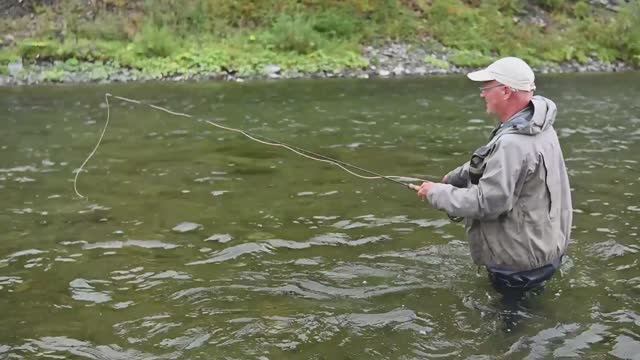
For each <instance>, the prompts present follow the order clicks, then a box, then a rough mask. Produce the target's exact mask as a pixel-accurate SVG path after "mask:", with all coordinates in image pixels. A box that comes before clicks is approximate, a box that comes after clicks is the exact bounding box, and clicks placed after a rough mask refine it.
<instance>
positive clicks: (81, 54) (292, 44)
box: [0, 0, 640, 80]
mask: <svg viewBox="0 0 640 360" xmlns="http://www.w3.org/2000/svg"><path fill="white" fill-rule="evenodd" d="M91 4H93V5H87V3H86V2H84V1H82V0H60V1H58V2H57V3H56V4H55V5H53V6H41V7H38V8H36V9H35V12H34V19H33V20H28V19H12V21H6V22H3V24H2V25H0V30H2V31H3V33H18V34H23V35H22V36H19V37H18V39H17V41H16V44H15V45H14V46H9V47H3V48H0V65H1V66H0V68H2V69H3V70H1V71H2V72H4V73H6V71H5V70H6V64H8V63H10V62H13V61H15V60H16V59H18V58H21V59H22V61H23V63H25V65H27V66H28V65H29V64H31V63H36V62H42V61H52V62H53V61H58V62H62V63H64V64H66V65H65V66H67V68H69V66H71V65H69V63H68V61H69V60H72V62H71V63H74V62H77V63H78V64H81V63H84V62H89V63H102V64H108V65H109V66H112V67H114V68H117V67H128V68H132V69H137V70H139V71H141V72H145V73H149V74H153V75H154V76H166V75H172V74H185V73H199V72H218V71H222V70H233V71H236V72H238V73H241V74H255V73H259V72H261V71H262V69H263V68H264V66H266V65H268V64H278V65H279V66H280V67H281V68H283V69H284V70H297V71H320V70H335V69H341V68H361V67H364V66H366V65H367V64H366V63H365V62H364V60H363V59H362V58H361V57H360V56H359V55H358V54H359V53H360V49H361V46H362V45H363V44H376V43H378V42H384V41H388V40H396V41H404V42H409V43H412V42H418V43H419V42H424V41H436V42H438V43H439V44H442V45H444V46H445V47H447V48H449V49H451V50H452V52H453V55H452V56H451V58H450V62H451V63H452V64H454V65H457V66H466V67H478V66H483V65H486V64H487V63H489V62H490V61H491V60H492V59H494V58H495V57H496V56H505V55H515V56H520V57H522V58H524V59H526V60H528V61H529V62H531V63H532V64H534V65H535V64H541V63H546V62H553V63H559V62H565V61H579V62H586V61H588V60H589V59H596V60H599V61H604V62H613V61H619V60H620V61H625V62H628V63H631V64H634V65H636V66H640V25H639V24H640V23H639V22H638V21H635V20H636V19H637V18H639V17H640V0H632V1H631V2H630V3H629V4H627V5H626V6H625V7H624V8H623V9H622V10H621V11H620V12H618V13H612V12H609V11H604V10H603V9H598V8H596V7H592V6H590V5H589V4H588V3H587V2H586V1H585V0H579V1H565V0H538V1H524V0H487V1H476V0H465V1H462V0H412V1H396V0H325V1H319V0H304V1H297V0H245V1H240V2H238V1H234V0H192V1H187V2H184V1H179V0H145V1H142V0H129V1H128V0H103V1H96V2H91ZM532 6H538V7H541V8H543V9H545V10H546V13H545V14H546V15H545V21H546V23H547V24H546V26H538V25H536V24H534V23H527V17H526V16H522V15H523V14H529V13H532V12H531V9H532ZM425 62H426V63H429V64H432V65H435V66H438V67H441V68H446V66H448V64H445V63H443V62H442V61H439V60H438V59H436V58H426V59H425ZM71 69H74V68H73V67H71ZM63 70H65V69H63ZM50 78H51V79H53V80H55V79H60V78H61V75H60V72H59V71H57V69H54V71H53V72H52V74H50Z"/></svg>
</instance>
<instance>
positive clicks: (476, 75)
mask: <svg viewBox="0 0 640 360" xmlns="http://www.w3.org/2000/svg"><path fill="white" fill-rule="evenodd" d="M467 77H468V78H469V79H471V80H473V81H491V80H495V79H496V78H495V77H494V76H493V75H492V74H491V73H490V72H488V71H487V70H486V69H482V70H478V71H474V72H470V73H468V74H467Z"/></svg>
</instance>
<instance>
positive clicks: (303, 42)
mask: <svg viewBox="0 0 640 360" xmlns="http://www.w3.org/2000/svg"><path fill="white" fill-rule="evenodd" d="M323 42H324V38H323V37H322V35H321V34H320V33H319V32H317V31H316V30H315V29H314V28H313V24H312V22H311V21H309V19H308V18H307V17H305V16H303V15H281V16H279V17H278V18H277V19H276V21H275V23H274V24H273V27H272V28H271V30H270V31H269V34H268V35H267V46H268V47H273V48H275V49H277V50H281V51H291V52H295V53H298V54H309V53H311V52H313V51H315V50H317V49H318V48H319V47H320V46H321V44H322V43H323Z"/></svg>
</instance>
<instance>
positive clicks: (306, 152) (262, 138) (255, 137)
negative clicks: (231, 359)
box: [73, 93, 426, 198]
mask: <svg viewBox="0 0 640 360" xmlns="http://www.w3.org/2000/svg"><path fill="white" fill-rule="evenodd" d="M110 97H113V98H114V99H118V100H121V101H124V102H128V103H132V104H136V105H141V106H147V107H150V108H152V109H154V110H159V111H163V112H165V113H168V114H170V115H174V116H181V117H186V118H189V119H194V120H196V121H204V122H206V123H207V124H209V125H212V126H215V127H217V128H219V129H222V130H227V131H232V132H236V133H239V134H242V135H244V136H245V137H247V138H249V139H251V140H253V141H255V142H258V143H260V144H264V145H269V146H276V147H282V148H285V149H287V150H289V151H291V152H294V153H296V154H298V155H300V156H302V157H305V158H307V159H311V160H315V161H320V162H324V163H328V164H332V165H335V166H337V167H339V168H340V169H342V170H344V171H346V172H347V173H349V174H351V175H353V176H356V177H358V178H361V179H367V180H375V179H384V180H388V181H391V182H394V183H396V184H400V185H402V186H405V187H408V188H410V189H412V190H417V188H418V187H417V186H416V185H413V184H410V183H405V182H403V181H400V180H398V179H415V180H418V181H426V180H422V179H416V178H411V177H406V176H395V175H381V174H378V173H376V172H373V171H371V170H367V169H364V168H361V167H359V166H356V165H353V164H349V163H347V162H344V161H340V160H336V159H333V158H330V157H328V156H325V155H321V154H317V153H315V152H312V151H309V150H306V149H303V148H299V147H296V146H293V145H289V144H286V143H283V142H281V141H278V140H273V139H270V138H268V137H266V136H261V135H260V136H259V135H254V134H252V133H250V132H248V131H246V130H242V129H236V128H232V127H229V126H224V125H222V124H220V123H216V122H213V121H210V120H198V119H196V118H195V117H194V116H193V115H190V114H186V113H181V112H176V111H172V110H169V109H166V108H164V107H161V106H157V105H153V104H147V103H145V102H142V101H140V100H135V99H129V98H126V97H122V96H116V95H112V94H110V93H106V94H105V95H104V99H105V102H106V104H107V120H106V121H105V124H104V127H103V128H102V133H101V134H100V138H99V139H98V142H97V143H96V145H95V146H94V148H93V150H92V151H91V153H89V156H87V158H86V159H85V160H84V162H83V163H82V165H80V168H78V169H77V170H76V175H75V178H74V179H73V190H74V191H75V193H76V195H78V196H79V197H80V198H85V197H86V196H84V195H82V194H80V192H78V186H77V185H78V177H79V176H80V173H81V172H82V171H83V169H84V167H85V165H86V164H87V163H88V162H89V160H90V159H91V158H92V157H93V155H95V153H96V152H97V151H98V148H99V147H100V144H101V143H102V139H103V138H104V134H105V133H106V132H107V127H108V126H109V120H110V118H111V111H110V109H111V104H110V103H109V98H110ZM349 168H351V169H355V170H358V171H360V172H362V173H365V174H368V175H369V176H365V175H362V174H358V173H356V172H354V171H353V170H350V169H349Z"/></svg>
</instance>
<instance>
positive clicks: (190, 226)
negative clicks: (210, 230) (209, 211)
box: [171, 222, 202, 233]
mask: <svg viewBox="0 0 640 360" xmlns="http://www.w3.org/2000/svg"><path fill="white" fill-rule="evenodd" d="M201 228H202V225H200V224H196V223H192V222H183V223H180V224H178V225H176V226H174V227H173V229H171V230H173V231H175V232H178V233H186V232H190V231H194V230H199V229H201Z"/></svg>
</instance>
